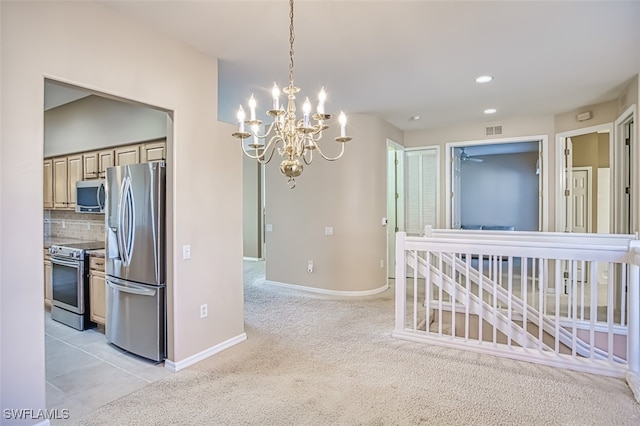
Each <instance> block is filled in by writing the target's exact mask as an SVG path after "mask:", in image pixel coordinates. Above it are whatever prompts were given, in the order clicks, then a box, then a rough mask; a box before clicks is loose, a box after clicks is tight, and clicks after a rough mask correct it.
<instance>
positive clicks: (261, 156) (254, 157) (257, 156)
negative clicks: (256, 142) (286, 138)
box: [240, 136, 277, 164]
mask: <svg viewBox="0 0 640 426" xmlns="http://www.w3.org/2000/svg"><path fill="white" fill-rule="evenodd" d="M274 139H276V136H273V137H272V138H271V140H269V143H268V144H267V145H266V146H265V147H264V148H263V149H262V154H255V155H254V154H252V153H251V152H249V151H247V149H246V148H245V147H244V144H243V143H241V144H240V146H241V147H242V152H244V155H246V156H247V157H249V158H251V159H252V160H258V161H259V162H260V163H262V164H266V163H268V162H269V161H271V157H273V153H274V151H275V144H274V143H273V141H274ZM276 144H277V142H276ZM269 151H271V153H270V154H269V159H268V160H266V161H264V158H265V157H266V155H267V152H269Z"/></svg>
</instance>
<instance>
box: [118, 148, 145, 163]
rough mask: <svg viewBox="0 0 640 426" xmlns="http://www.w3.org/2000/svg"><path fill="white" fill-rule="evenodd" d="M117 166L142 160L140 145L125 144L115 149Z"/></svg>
mask: <svg viewBox="0 0 640 426" xmlns="http://www.w3.org/2000/svg"><path fill="white" fill-rule="evenodd" d="M114 153H115V158H116V166H125V165H127V164H137V163H139V162H140V145H131V146H123V147H120V148H116V149H115V150H114Z"/></svg>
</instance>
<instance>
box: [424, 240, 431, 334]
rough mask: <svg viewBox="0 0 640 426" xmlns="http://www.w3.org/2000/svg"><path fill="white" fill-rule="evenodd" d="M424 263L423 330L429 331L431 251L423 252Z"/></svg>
mask: <svg viewBox="0 0 640 426" xmlns="http://www.w3.org/2000/svg"><path fill="white" fill-rule="evenodd" d="M425 264H426V266H427V274H426V276H425V277H424V307H425V325H424V331H425V332H427V333H430V332H431V330H430V327H429V326H430V325H431V321H430V319H429V314H430V313H431V296H432V291H433V288H432V287H431V271H430V268H431V252H429V251H427V252H425Z"/></svg>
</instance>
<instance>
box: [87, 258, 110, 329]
mask: <svg viewBox="0 0 640 426" xmlns="http://www.w3.org/2000/svg"><path fill="white" fill-rule="evenodd" d="M104 286H105V281H104V273H102V272H98V271H94V270H92V271H91V272H90V274H89V296H90V299H89V309H90V311H91V314H90V317H91V321H93V322H95V323H97V324H102V325H104V324H105V322H106V321H105V313H106V312H107V306H106V303H107V299H106V297H105V287H104Z"/></svg>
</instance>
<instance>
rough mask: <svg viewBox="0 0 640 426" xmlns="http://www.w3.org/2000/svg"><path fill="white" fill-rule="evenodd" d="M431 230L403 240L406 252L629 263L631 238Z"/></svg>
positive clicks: (630, 236)
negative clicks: (435, 247) (438, 252)
mask: <svg viewBox="0 0 640 426" xmlns="http://www.w3.org/2000/svg"><path fill="white" fill-rule="evenodd" d="M484 232H485V231H473V230H469V231H467V230H431V232H428V233H427V236H406V234H405V233H403V234H404V241H405V248H406V249H407V250H425V249H428V247H431V248H432V249H433V248H434V246H437V249H438V250H444V251H450V252H457V253H471V254H478V255H495V256H513V257H536V258H557V259H570V260H585V261H599V262H616V263H626V262H629V256H630V248H631V246H632V244H635V243H634V242H637V241H638V240H637V239H636V236H635V235H625V234H570V233H552V235H546V234H548V233H540V232H527V231H522V232H515V233H514V232H513V231H486V232H490V233H491V234H485V235H483V233H484Z"/></svg>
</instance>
